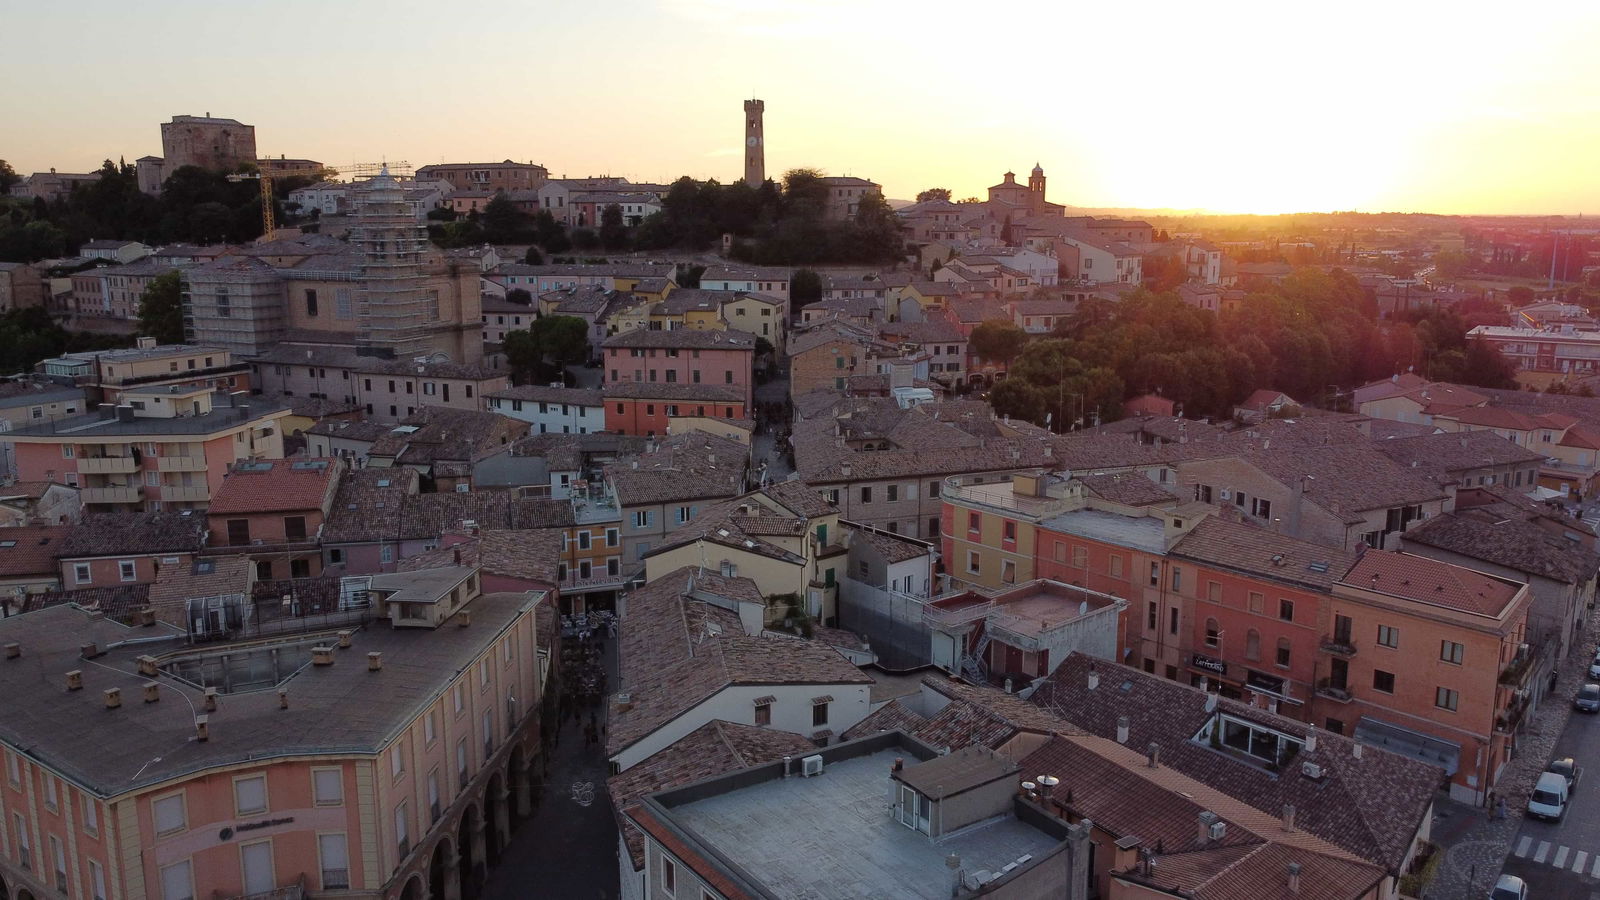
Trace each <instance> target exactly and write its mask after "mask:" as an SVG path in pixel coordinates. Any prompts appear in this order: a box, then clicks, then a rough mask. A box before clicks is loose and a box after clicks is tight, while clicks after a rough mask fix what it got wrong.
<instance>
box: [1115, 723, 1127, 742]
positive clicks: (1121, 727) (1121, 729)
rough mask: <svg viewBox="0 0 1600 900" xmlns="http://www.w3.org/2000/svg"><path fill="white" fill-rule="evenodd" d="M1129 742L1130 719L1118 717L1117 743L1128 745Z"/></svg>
mask: <svg viewBox="0 0 1600 900" xmlns="http://www.w3.org/2000/svg"><path fill="white" fill-rule="evenodd" d="M1127 742H1128V717H1127V716H1118V717H1117V743H1119V744H1126V743H1127Z"/></svg>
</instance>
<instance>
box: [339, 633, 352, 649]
mask: <svg viewBox="0 0 1600 900" xmlns="http://www.w3.org/2000/svg"><path fill="white" fill-rule="evenodd" d="M351 634H352V632H351V631H349V630H348V629H347V630H345V631H341V632H339V649H340V650H348V649H350V637H351Z"/></svg>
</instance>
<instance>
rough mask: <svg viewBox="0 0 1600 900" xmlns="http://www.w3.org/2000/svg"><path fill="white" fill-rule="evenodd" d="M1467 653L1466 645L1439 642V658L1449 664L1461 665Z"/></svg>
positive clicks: (1453, 642)
mask: <svg viewBox="0 0 1600 900" xmlns="http://www.w3.org/2000/svg"><path fill="white" fill-rule="evenodd" d="M1466 653H1467V645H1466V644H1458V643H1456V642H1455V641H1440V642H1439V658H1440V659H1442V660H1444V661H1445V662H1447V663H1455V664H1456V665H1458V666H1459V665H1461V660H1462V658H1464V657H1465V656H1466Z"/></svg>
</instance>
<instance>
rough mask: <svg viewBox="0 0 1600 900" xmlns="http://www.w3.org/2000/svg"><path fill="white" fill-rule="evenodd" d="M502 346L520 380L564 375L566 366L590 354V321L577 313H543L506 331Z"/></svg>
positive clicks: (515, 374)
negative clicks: (520, 326) (575, 314)
mask: <svg viewBox="0 0 1600 900" xmlns="http://www.w3.org/2000/svg"><path fill="white" fill-rule="evenodd" d="M502 348H503V349H504V351H505V354H506V361H507V362H509V363H510V364H511V371H512V375H513V376H514V377H515V378H516V379H517V380H518V382H519V383H522V384H527V383H529V382H530V381H553V380H555V379H557V378H563V379H564V372H563V370H564V369H566V367H567V366H573V365H577V364H579V363H581V362H583V361H584V360H585V359H587V358H588V356H589V324H588V323H587V322H585V321H584V320H582V319H580V318H578V317H576V316H545V317H543V318H540V319H536V320H534V322H533V324H532V325H529V326H528V327H527V328H525V329H520V330H517V331H511V332H507V334H506V337H505V341H504V343H503V344H502Z"/></svg>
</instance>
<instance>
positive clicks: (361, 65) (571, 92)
mask: <svg viewBox="0 0 1600 900" xmlns="http://www.w3.org/2000/svg"><path fill="white" fill-rule="evenodd" d="M248 10H267V11H268V15H266V16H263V17H256V16H254V15H252V13H250V12H248ZM0 23H3V25H4V27H5V30H6V31H7V32H9V33H11V34H12V35H14V36H23V39H21V40H16V39H13V40H8V41H7V42H6V50H5V52H4V53H0V85H3V86H4V87H3V90H0V123H4V124H3V125H0V159H6V160H9V161H10V162H11V163H12V165H13V166H14V167H15V168H16V169H17V170H18V171H19V172H22V173H28V172H32V171H39V170H44V169H48V168H51V167H55V168H57V169H60V170H62V171H88V170H90V169H92V168H94V167H96V166H97V165H98V164H99V163H100V161H101V160H102V159H104V158H106V157H108V156H109V157H112V158H115V157H118V156H122V157H125V158H127V159H128V160H129V161H132V160H133V159H135V158H137V157H139V156H142V155H145V154H159V153H160V152H161V147H160V132H159V130H158V127H157V126H158V123H159V122H161V121H165V120H167V119H169V118H170V117H171V116H172V115H174V114H194V115H201V114H204V113H206V112H210V113H211V114H213V115H217V116H227V117H231V118H236V119H239V120H241V121H244V122H248V123H250V124H253V125H255V126H256V140H257V147H258V149H259V150H260V152H261V153H263V154H270V155H278V154H286V155H288V156H291V157H293V156H299V157H310V158H313V159H318V160H321V161H323V162H325V163H328V164H331V165H335V166H337V165H340V164H344V163H349V162H362V161H368V160H377V159H381V158H385V157H387V158H389V159H401V160H406V161H409V162H411V163H412V164H413V165H421V164H423V163H427V162H440V161H453V162H464V161H488V160H496V161H497V160H501V159H505V158H508V157H509V158H512V159H516V160H532V161H535V162H539V163H542V164H544V165H546V166H548V167H549V168H550V171H551V174H552V175H554V176H558V177H559V176H562V175H567V176H573V177H576V176H580V175H587V174H603V173H604V174H615V175H625V176H627V177H629V178H631V179H633V180H636V181H664V180H670V179H672V178H675V177H677V176H679V175H683V174H689V175H693V176H696V177H702V178H703V177H716V178H718V179H720V180H722V181H730V180H733V179H734V178H736V177H738V176H739V174H740V171H741V170H740V149H741V144H740V141H741V138H742V113H741V106H740V104H741V101H742V100H743V99H744V98H746V97H749V96H752V95H755V96H759V97H761V98H763V99H764V100H765V101H766V109H767V116H766V135H767V170H768V173H769V174H777V173H781V172H782V171H784V170H785V169H788V168H792V167H795V166H812V167H816V168H819V169H822V170H824V171H826V172H827V173H829V174H836V175H860V176H863V177H868V178H871V179H873V180H875V181H877V182H879V183H881V184H883V185H884V190H885V193H886V194H887V195H888V196H890V197H892V198H909V197H911V196H913V195H914V194H915V193H916V192H917V191H918V190H920V189H922V188H926V187H933V186H943V187H949V188H951V189H952V190H953V191H954V192H955V195H956V197H957V198H958V199H959V198H961V197H965V196H969V195H981V194H982V190H983V188H985V187H986V186H988V185H990V184H993V183H995V182H997V181H999V180H1000V175H1001V173H1003V172H1004V171H1006V170H1007V169H1008V168H1010V169H1013V170H1015V171H1016V172H1017V173H1018V174H1019V175H1025V174H1026V172H1027V171H1028V169H1030V168H1031V167H1032V166H1033V164H1034V163H1035V162H1036V161H1037V162H1039V163H1041V164H1043V166H1044V168H1045V170H1046V172H1047V174H1048V175H1049V176H1050V199H1051V200H1054V201H1056V202H1060V203H1066V204H1070V205H1074V206H1089V207H1146V208H1148V207H1167V208H1175V209H1191V208H1192V209H1209V210H1216V211H1229V212H1263V213H1274V212H1291V211H1309V210H1334V209H1340V210H1343V209H1359V210H1365V211H1380V210H1401V211H1431V212H1444V213H1564V214H1573V213H1579V212H1583V213H1588V214H1596V213H1600V53H1597V52H1595V48H1596V47H1600V2H1592V0H1591V2H1569V3H1556V2H1531V3H1521V4H1504V3H1496V4H1493V5H1489V4H1482V5H1475V4H1472V3H1453V4H1439V3H1423V2H1417V0H1390V2H1386V3H1365V2H1340V3H1325V2H1324V3H1294V4H1289V3H1282V2H1271V3H1243V2H1229V0H1219V2H1213V3H1194V2H1181V3H1164V2H1142V3H1107V2H1097V3H1081V2H1040V3H1030V4H1024V3H1013V2H1005V0H988V2H981V3H975V2H968V3H950V2H942V0H933V2H923V3H917V4H910V3H887V2H876V0H782V2H766V0H606V2H578V0H546V2H542V3H512V2H492V0H484V2H473V3H418V2H393V0H392V2H383V3H377V2H367V0H335V2H325V0H278V2H275V3H270V4H244V3H241V2H230V0H223V2H218V0H204V2H192V0H147V2H146V3H142V4H130V3H111V2H103V0H77V2H72V3H48V4H47V3H44V2H41V0H0ZM30 35H31V36H33V37H27V36H30Z"/></svg>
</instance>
